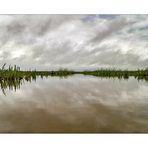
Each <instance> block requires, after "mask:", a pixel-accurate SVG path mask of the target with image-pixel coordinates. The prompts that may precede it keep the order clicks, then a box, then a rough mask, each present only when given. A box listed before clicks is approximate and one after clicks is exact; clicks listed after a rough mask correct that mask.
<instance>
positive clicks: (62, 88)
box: [0, 75, 148, 133]
mask: <svg viewBox="0 0 148 148" xmlns="http://www.w3.org/2000/svg"><path fill="white" fill-rule="evenodd" d="M5 93H6V96H5V95H4V94H3V93H2V92H1V93H0V132H13V133H16V132H27V133H28V132H29V133H30V132H31V133H32V132H48V133H53V132H57V133H58V132H64V133H65V132H69V133H71V132H86V133H88V132H91V133H94V132H95V133H103V132H107V133H108V132H148V83H147V82H145V81H139V82H138V81H137V80H136V79H134V78H130V79H128V80H118V79H101V78H98V77H93V76H81V75H75V76H71V77H68V78H58V77H49V78H47V79H43V80H42V79H40V78H38V79H37V81H36V82H31V83H30V82H26V83H24V84H23V85H22V86H21V88H20V89H18V90H16V91H13V90H8V89H7V90H6V91H5Z"/></svg>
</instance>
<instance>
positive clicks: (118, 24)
mask: <svg viewBox="0 0 148 148" xmlns="http://www.w3.org/2000/svg"><path fill="white" fill-rule="evenodd" d="M126 25H128V22H127V21H126V19H121V18H120V19H117V20H114V21H112V22H109V24H108V26H107V29H105V30H102V29H101V28H99V29H98V30H99V31H98V32H97V33H95V37H93V38H92V39H91V40H90V42H95V43H96V42H100V41H102V40H103V39H106V38H107V37H109V36H110V35H112V34H113V33H116V32H118V31H119V30H121V29H122V28H123V27H125V26H126Z"/></svg>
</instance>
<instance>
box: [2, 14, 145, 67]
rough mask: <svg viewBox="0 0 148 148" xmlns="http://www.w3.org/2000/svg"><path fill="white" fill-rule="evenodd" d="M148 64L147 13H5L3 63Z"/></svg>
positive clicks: (37, 65)
mask: <svg viewBox="0 0 148 148" xmlns="http://www.w3.org/2000/svg"><path fill="white" fill-rule="evenodd" d="M4 63H7V66H8V65H14V64H16V65H17V66H20V67H21V68H22V69H24V70H26V69H37V70H51V69H53V70H55V69H62V68H67V69H73V70H84V69H88V70H92V69H98V68H118V69H141V68H147V67H148V15H106V14H105V15H103V14H101V15H99V14H96V15H95V14H93V15H92V14H91V15H68V14H67V15H61V14H60V15H53V14H51V15H0V66H2V65H3V64H4Z"/></svg>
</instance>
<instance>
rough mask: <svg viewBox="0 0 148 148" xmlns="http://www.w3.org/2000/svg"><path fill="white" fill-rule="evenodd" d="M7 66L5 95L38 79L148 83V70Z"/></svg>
mask: <svg viewBox="0 0 148 148" xmlns="http://www.w3.org/2000/svg"><path fill="white" fill-rule="evenodd" d="M5 66H6V64H4V65H3V66H2V68H0V87H1V89H2V91H3V93H4V94H5V89H7V88H9V89H14V90H16V89H19V88H20V86H21V84H22V83H23V82H24V81H29V82H31V81H36V78H37V77H41V78H44V77H48V76H50V77H51V76H57V77H67V76H70V75H74V74H82V75H91V76H96V77H105V78H118V79H128V78H129V77H134V78H136V79H137V80H145V81H148V69H141V70H117V69H99V70H94V71H72V70H67V69H61V70H57V71H36V70H32V71H31V70H29V71H23V70H21V68H20V67H18V66H16V65H14V66H9V67H8V68H5Z"/></svg>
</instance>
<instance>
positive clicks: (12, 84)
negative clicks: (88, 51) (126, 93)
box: [0, 74, 148, 95]
mask: <svg viewBox="0 0 148 148" xmlns="http://www.w3.org/2000/svg"><path fill="white" fill-rule="evenodd" d="M75 75H78V74H75ZM80 75H83V74H80ZM88 75H90V76H93V77H96V78H97V77H98V78H105V79H118V80H123V79H124V80H128V79H130V78H131V77H130V76H127V77H125V76H114V77H113V76H98V75H93V74H88ZM69 76H71V74H69V75H44V74H41V75H40V74H38V75H30V76H25V77H22V78H20V77H18V78H17V77H15V78H0V87H1V91H2V93H3V94H4V95H6V91H5V90H6V89H8V90H13V91H16V90H17V89H20V88H21V85H23V84H24V83H27V82H30V83H31V82H32V81H36V79H37V78H41V79H47V78H48V77H59V78H60V79H63V78H64V79H66V78H68V77H69ZM83 76H84V77H85V76H86V75H83ZM133 78H135V79H136V80H137V81H147V82H148V77H142V76H135V77H133Z"/></svg>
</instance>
